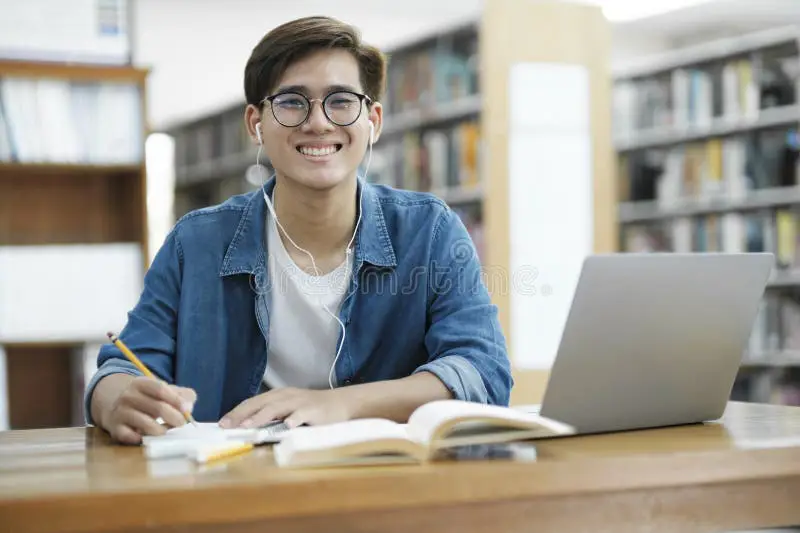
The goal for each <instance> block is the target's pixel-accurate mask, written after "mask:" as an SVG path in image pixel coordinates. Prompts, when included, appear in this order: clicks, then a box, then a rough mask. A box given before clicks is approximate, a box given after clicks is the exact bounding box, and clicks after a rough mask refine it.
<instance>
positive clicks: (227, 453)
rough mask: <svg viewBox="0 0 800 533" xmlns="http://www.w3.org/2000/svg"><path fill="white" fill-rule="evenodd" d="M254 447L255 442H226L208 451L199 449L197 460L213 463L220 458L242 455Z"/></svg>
mask: <svg viewBox="0 0 800 533" xmlns="http://www.w3.org/2000/svg"><path fill="white" fill-rule="evenodd" d="M254 448H255V444H253V443H252V442H242V443H226V444H223V445H221V446H219V448H217V447H216V446H215V447H212V449H210V450H206V451H200V450H198V452H197V457H196V460H197V461H198V462H200V463H211V462H214V461H219V460H220V459H226V458H228V457H233V456H235V455H241V454H243V453H245V452H249V451H250V450H252V449H254Z"/></svg>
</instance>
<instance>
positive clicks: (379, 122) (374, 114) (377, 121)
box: [369, 102, 383, 143]
mask: <svg viewBox="0 0 800 533" xmlns="http://www.w3.org/2000/svg"><path fill="white" fill-rule="evenodd" d="M369 121H370V122H372V125H373V128H374V132H373V134H372V142H373V143H376V142H378V139H379V138H380V136H381V131H382V129H383V106H382V105H381V103H380V102H373V104H372V105H371V106H370V109H369Z"/></svg>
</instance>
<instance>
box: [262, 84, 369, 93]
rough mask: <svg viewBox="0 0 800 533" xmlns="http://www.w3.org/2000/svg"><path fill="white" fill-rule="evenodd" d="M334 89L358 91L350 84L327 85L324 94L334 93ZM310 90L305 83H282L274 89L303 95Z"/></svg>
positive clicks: (279, 91) (278, 91)
mask: <svg viewBox="0 0 800 533" xmlns="http://www.w3.org/2000/svg"><path fill="white" fill-rule="evenodd" d="M336 91H350V92H354V93H358V92H360V91H359V90H358V89H356V88H355V87H353V86H352V85H328V86H327V87H325V94H329V93H335V92H336ZM310 92H311V91H310V90H309V88H308V87H307V86H306V85H283V86H281V87H278V89H277V90H276V91H275V94H278V93H301V94H304V95H308V93H310Z"/></svg>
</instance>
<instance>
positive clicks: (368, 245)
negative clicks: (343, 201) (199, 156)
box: [219, 176, 397, 277]
mask: <svg viewBox="0 0 800 533" xmlns="http://www.w3.org/2000/svg"><path fill="white" fill-rule="evenodd" d="M263 188H264V191H265V192H266V193H267V195H271V194H272V191H273V190H274V188H275V176H272V177H271V178H270V179H269V180H268V181H267V182H266V183H265V184H264V186H263ZM362 189H363V194H364V196H363V198H362V203H361V209H362V213H361V222H360V223H359V225H358V230H357V235H356V245H355V263H356V265H360V264H362V263H364V262H366V263H370V264H372V265H375V266H381V267H394V266H397V257H396V256H395V253H394V247H393V246H392V240H391V238H390V237H389V231H388V230H387V228H386V220H385V219H384V216H383V208H382V207H381V204H380V201H379V199H378V197H377V195H376V194H375V193H374V191H373V190H372V187H371V186H370V185H369V184H368V183H366V182H365V181H364V180H363V179H362V178H361V177H359V178H358V182H357V193H358V194H361V192H362ZM266 209H267V207H266V204H265V203H264V198H263V196H262V195H261V194H254V195H253V196H252V198H251V199H250V201H249V202H248V204H247V207H246V208H245V210H244V211H243V212H242V217H241V219H240V220H239V226H238V227H237V228H236V233H235V234H234V236H233V239H232V240H231V243H230V245H229V246H228V249H227V252H226V253H225V258H224V259H223V261H222V266H221V268H220V271H219V275H220V277H224V276H231V275H234V274H244V273H247V274H254V273H255V272H257V271H258V270H259V269H260V268H263V266H264V264H265V256H266V249H265V244H264V241H265V240H264V221H265V216H266Z"/></svg>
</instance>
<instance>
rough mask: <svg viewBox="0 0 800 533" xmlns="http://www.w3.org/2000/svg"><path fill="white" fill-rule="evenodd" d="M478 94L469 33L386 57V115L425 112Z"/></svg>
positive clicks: (472, 38) (472, 37) (475, 51)
mask: <svg viewBox="0 0 800 533" xmlns="http://www.w3.org/2000/svg"><path fill="white" fill-rule="evenodd" d="M477 92H478V37H477V33H476V32H475V31H473V30H465V31H463V32H456V33H454V34H451V35H447V36H442V37H440V38H438V39H436V40H435V42H432V43H430V44H429V45H427V46H422V47H418V48H415V49H410V50H405V51H398V52H395V53H392V54H390V55H389V65H388V75H387V85H386V98H385V101H384V106H385V107H386V111H387V113H392V114H394V113H403V112H406V111H413V110H417V109H428V108H432V107H435V106H436V104H440V103H444V102H452V101H453V100H457V99H459V98H464V97H466V96H470V95H474V94H477Z"/></svg>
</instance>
